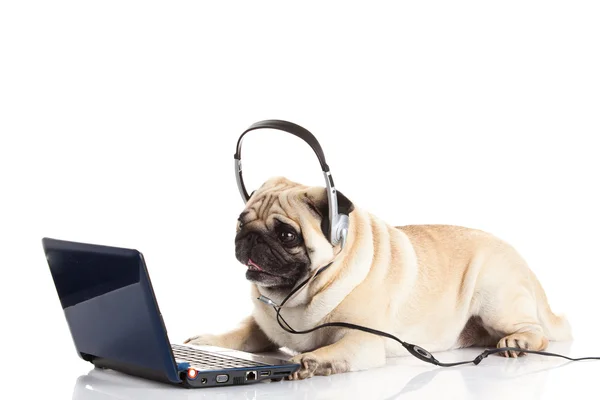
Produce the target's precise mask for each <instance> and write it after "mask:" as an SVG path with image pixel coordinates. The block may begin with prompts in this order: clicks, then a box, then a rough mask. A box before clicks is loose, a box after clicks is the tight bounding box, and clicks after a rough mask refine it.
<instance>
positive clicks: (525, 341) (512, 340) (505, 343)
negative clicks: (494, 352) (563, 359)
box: [496, 332, 548, 358]
mask: <svg viewBox="0 0 600 400" xmlns="http://www.w3.org/2000/svg"><path fill="white" fill-rule="evenodd" d="M547 345H548V340H547V339H546V338H545V337H544V336H542V335H541V334H538V333H535V332H520V333H513V334H512V335H508V336H506V337H503V338H502V339H500V341H499V342H498V344H497V346H496V347H498V348H500V347H513V348H517V349H524V350H544V349H545V348H546V346H547ZM498 354H500V355H501V356H504V357H511V358H516V357H520V356H524V355H526V354H527V353H525V352H522V351H516V350H511V351H503V352H500V353H498Z"/></svg>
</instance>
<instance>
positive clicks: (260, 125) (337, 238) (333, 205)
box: [234, 119, 350, 248]
mask: <svg viewBox="0 0 600 400" xmlns="http://www.w3.org/2000/svg"><path fill="white" fill-rule="evenodd" d="M256 129H277V130H280V131H284V132H287V133H291V134H292V135H294V136H297V137H299V138H300V139H302V140H304V141H305V142H306V143H308V145H309V146H310V147H311V148H312V149H313V151H314V152H315V154H316V155H317V158H318V159H319V163H320V164H321V170H322V171H323V175H324V176H325V187H326V191H327V199H328V203H329V223H328V224H327V227H328V232H327V234H328V236H329V241H330V242H331V244H332V245H334V246H335V245H337V244H338V243H341V245H342V248H343V247H344V246H345V244H346V239H347V236H348V227H349V223H350V222H349V221H350V219H349V218H348V215H346V214H340V213H339V212H338V202H337V192H336V190H335V185H334V183H333V177H332V176H331V172H330V171H329V166H328V165H327V162H325V154H323V149H321V145H320V144H319V142H318V140H317V139H316V138H315V137H314V135H313V134H312V133H310V132H309V131H308V130H306V129H304V128H303V127H301V126H300V125H296V124H294V123H292V122H287V121H281V120H276V119H269V120H264V121H259V122H256V123H255V124H252V125H251V126H250V127H249V128H248V129H246V130H245V131H244V132H243V133H242V134H241V136H240V138H239V139H238V142H237V146H236V151H235V155H234V159H235V178H236V181H237V185H238V189H239V191H240V194H241V196H242V199H243V200H244V203H246V202H248V200H250V196H249V195H248V192H247V191H246V186H244V179H243V177H242V141H243V138H244V135H246V133H248V132H250V131H253V130H256Z"/></svg>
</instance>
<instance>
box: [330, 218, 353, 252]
mask: <svg viewBox="0 0 600 400" xmlns="http://www.w3.org/2000/svg"><path fill="white" fill-rule="evenodd" d="M349 227H350V218H349V217H348V215H346V214H338V218H337V221H336V224H335V226H334V232H333V239H334V243H335V244H338V243H340V242H341V243H342V246H344V245H345V244H346V239H347V237H348V230H349Z"/></svg>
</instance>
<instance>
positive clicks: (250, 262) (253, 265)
mask: <svg viewBox="0 0 600 400" xmlns="http://www.w3.org/2000/svg"><path fill="white" fill-rule="evenodd" d="M248 266H249V267H254V268H255V269H257V270H259V271H262V270H263V269H262V268H261V267H260V266H259V265H258V264H257V263H255V262H254V261H252V260H251V259H248Z"/></svg>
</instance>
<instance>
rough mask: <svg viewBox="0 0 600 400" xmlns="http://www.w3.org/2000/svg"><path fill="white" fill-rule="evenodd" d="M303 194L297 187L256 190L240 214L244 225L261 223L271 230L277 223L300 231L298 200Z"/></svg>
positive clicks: (301, 219) (301, 205) (299, 206)
mask: <svg viewBox="0 0 600 400" xmlns="http://www.w3.org/2000/svg"><path fill="white" fill-rule="evenodd" d="M302 196H304V192H303V191H302V189H301V188H298V187H288V186H283V187H281V186H274V187H270V188H261V189H259V190H257V191H256V192H255V193H254V194H253V195H252V197H251V198H250V200H249V201H248V203H247V204H246V207H245V208H244V211H243V212H242V213H241V214H240V219H241V220H242V221H243V222H244V223H250V222H258V221H261V222H263V223H264V224H266V226H267V228H268V229H272V228H273V227H274V226H275V224H276V223H277V221H279V222H283V223H286V224H289V225H291V226H293V227H294V228H295V229H297V230H300V226H301V225H302V223H303V218H302V215H301V214H302V213H301V212H300V208H301V207H304V205H303V204H302V201H300V199H301V198H302Z"/></svg>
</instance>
